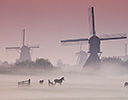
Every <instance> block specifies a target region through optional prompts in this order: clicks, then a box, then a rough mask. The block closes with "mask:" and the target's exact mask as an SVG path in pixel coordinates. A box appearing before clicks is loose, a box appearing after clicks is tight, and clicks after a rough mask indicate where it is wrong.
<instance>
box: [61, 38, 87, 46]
mask: <svg viewBox="0 0 128 100" xmlns="http://www.w3.org/2000/svg"><path fill="white" fill-rule="evenodd" d="M87 41H88V39H87V38H81V39H69V40H61V43H62V45H66V46H67V45H80V44H81V43H82V44H85V43H86V42H87Z"/></svg>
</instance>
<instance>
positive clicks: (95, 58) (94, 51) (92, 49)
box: [61, 7, 127, 68]
mask: <svg viewBox="0 0 128 100" xmlns="http://www.w3.org/2000/svg"><path fill="white" fill-rule="evenodd" d="M91 20H92V36H91V37H90V38H80V39H68V40H61V43H62V44H63V43H71V42H82V41H88V43H89V52H88V53H89V57H88V59H87V61H86V62H85V64H84V66H83V68H85V67H87V66H95V65H96V64H99V63H100V62H101V61H100V57H99V55H98V54H101V51H100V43H101V41H104V40H116V39H126V38H127V37H126V36H117V37H116V36H115V37H104V38H99V37H98V36H97V35H96V31H95V21H94V8H93V7H91Z"/></svg>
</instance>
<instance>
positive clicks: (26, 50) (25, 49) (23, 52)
mask: <svg viewBox="0 0 128 100" xmlns="http://www.w3.org/2000/svg"><path fill="white" fill-rule="evenodd" d="M33 48H39V46H27V45H25V29H24V30H23V43H22V46H21V47H7V48H6V49H7V50H8V49H15V50H17V51H18V53H20V57H19V59H18V60H17V61H18V62H22V61H26V60H29V61H31V55H30V50H31V49H33Z"/></svg>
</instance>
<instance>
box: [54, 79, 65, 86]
mask: <svg viewBox="0 0 128 100" xmlns="http://www.w3.org/2000/svg"><path fill="white" fill-rule="evenodd" d="M63 80H64V77H62V78H61V79H55V80H54V82H55V84H56V83H59V84H60V85H61V84H62V82H63Z"/></svg>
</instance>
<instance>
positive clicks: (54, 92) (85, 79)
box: [0, 63, 128, 100]
mask: <svg viewBox="0 0 128 100" xmlns="http://www.w3.org/2000/svg"><path fill="white" fill-rule="evenodd" d="M0 72H1V74H0V98H1V100H74V99H75V100H86V99H87V100H126V99H128V95H127V92H128V89H127V88H124V82H126V81H128V69H127V67H124V66H119V65H116V64H115V65H114V64H110V63H107V64H103V65H101V66H98V67H95V66H94V68H91V67H87V68H85V69H84V70H82V66H70V65H68V66H60V67H59V66H58V67H55V69H42V68H27V67H26V68H25V67H19V68H15V69H12V68H10V67H9V66H8V67H6V68H4V67H3V68H1V69H0ZM61 77H64V78H65V80H64V81H63V82H62V84H61V85H59V84H56V85H54V86H49V85H48V80H49V79H50V81H51V82H53V83H54V79H60V78H61ZM28 79H31V84H30V86H21V87H18V84H17V83H18V82H20V81H24V80H28ZM39 80H44V83H43V84H40V83H39Z"/></svg>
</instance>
